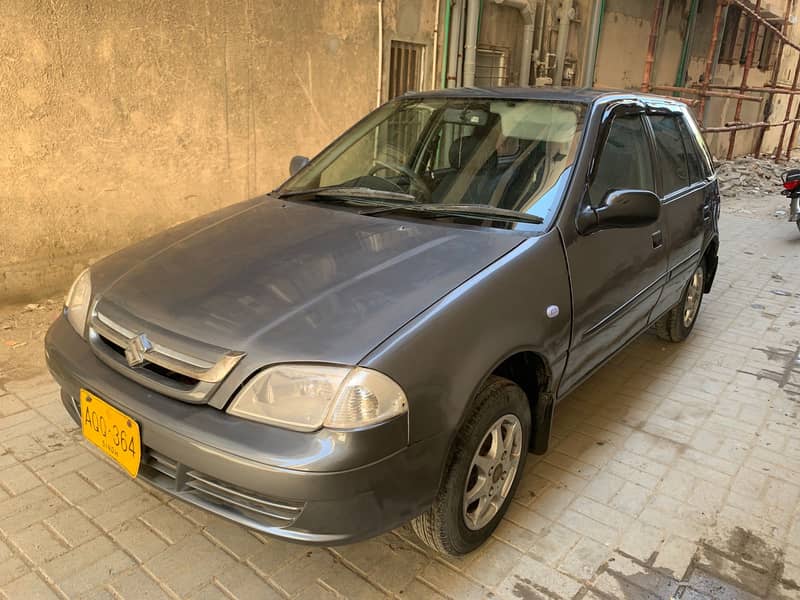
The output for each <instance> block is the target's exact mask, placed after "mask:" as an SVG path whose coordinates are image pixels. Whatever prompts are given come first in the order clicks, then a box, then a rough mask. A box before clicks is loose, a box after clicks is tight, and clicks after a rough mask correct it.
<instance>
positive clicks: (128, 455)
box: [81, 390, 142, 477]
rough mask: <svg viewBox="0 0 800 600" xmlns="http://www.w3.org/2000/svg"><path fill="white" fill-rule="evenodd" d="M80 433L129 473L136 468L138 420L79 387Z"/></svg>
mask: <svg viewBox="0 0 800 600" xmlns="http://www.w3.org/2000/svg"><path fill="white" fill-rule="evenodd" d="M81 429H82V430H83V436H84V437H85V438H86V439H87V440H89V441H90V442H92V443H93V444H94V445H95V446H97V447H98V448H100V450H102V451H103V452H105V453H106V454H108V455H109V456H110V457H111V458H113V459H114V460H115V461H117V462H118V463H119V464H120V465H121V466H122V468H123V469H125V470H126V471H127V472H128V473H129V474H130V476H131V477H136V474H137V473H138V472H139V462H140V454H141V449H142V444H141V441H140V440H141V436H140V435H139V424H138V423H137V422H136V421H135V420H133V419H132V418H131V417H129V416H128V415H126V414H125V413H122V412H120V411H118V410H117V409H116V408H114V407H113V406H111V405H110V404H108V403H106V402H104V401H103V400H101V399H100V398H98V397H97V396H95V395H94V394H92V393H91V392H88V391H86V390H81Z"/></svg>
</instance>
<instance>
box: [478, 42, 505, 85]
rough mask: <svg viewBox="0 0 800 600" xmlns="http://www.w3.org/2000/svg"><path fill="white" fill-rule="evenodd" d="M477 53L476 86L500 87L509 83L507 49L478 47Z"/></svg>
mask: <svg viewBox="0 0 800 600" xmlns="http://www.w3.org/2000/svg"><path fill="white" fill-rule="evenodd" d="M476 55H477V56H476V65H475V85H476V86H478V87H500V86H504V85H508V67H507V58H508V54H507V52H506V51H504V50H495V49H488V48H478V49H477V52H476Z"/></svg>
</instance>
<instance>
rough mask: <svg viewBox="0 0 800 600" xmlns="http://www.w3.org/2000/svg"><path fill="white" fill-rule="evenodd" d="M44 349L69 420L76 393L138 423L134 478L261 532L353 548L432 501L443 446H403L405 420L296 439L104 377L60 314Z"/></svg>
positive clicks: (435, 441) (107, 373) (440, 441)
mask: <svg viewBox="0 0 800 600" xmlns="http://www.w3.org/2000/svg"><path fill="white" fill-rule="evenodd" d="M45 352H46V356H47V363H48V367H49V368H50V371H51V372H52V374H53V376H54V377H55V379H56V380H57V381H58V383H59V384H60V385H61V388H62V400H63V403H64V406H65V408H66V409H67V410H68V412H69V413H70V414H71V415H72V417H73V418H74V419H75V420H76V422H80V415H79V412H80V411H79V408H78V406H77V402H78V401H77V398H78V397H79V393H80V389H81V388H85V389H88V390H90V391H92V392H93V393H95V394H97V395H98V396H100V397H101V398H103V399H104V400H105V401H106V402H108V403H110V404H112V405H114V406H116V407H117V408H118V409H119V410H121V411H123V412H125V413H126V414H128V415H130V416H131V417H133V418H135V419H136V420H137V422H138V423H139V427H140V431H141V435H142V444H143V446H144V448H143V457H142V460H143V463H142V466H141V468H140V475H139V477H140V478H141V479H144V480H146V481H148V482H149V483H151V484H153V485H155V486H156V487H158V488H160V489H162V490H164V491H166V492H168V493H170V494H173V495H175V496H177V497H179V498H181V499H183V500H185V501H186V502H189V503H191V504H194V505H197V506H200V507H202V508H205V509H206V510H209V511H211V512H213V513H216V514H218V515H220V516H222V517H225V518H228V519H231V520H233V521H237V522H239V523H242V524H244V525H246V526H248V527H251V528H253V529H256V530H258V531H261V532H264V533H267V534H270V535H274V536H277V537H280V538H284V539H288V540H293V541H299V542H305V543H319V544H341V543H350V542H353V541H357V540H359V539H364V538H367V537H371V536H373V535H377V534H379V533H382V532H384V531H387V530H389V529H392V528H394V527H396V526H398V525H400V524H402V523H404V522H406V521H407V520H409V519H411V518H413V517H414V516H416V515H418V514H419V513H421V512H423V511H424V510H426V509H427V507H428V506H430V504H431V503H432V501H433V498H434V496H435V494H436V490H437V488H438V484H439V475H440V472H439V465H441V462H442V461H441V460H440V459H441V458H442V456H443V453H444V452H445V451H446V450H445V449H446V439H447V438H446V436H445V435H440V436H436V437H433V438H429V439H427V440H425V441H422V442H418V443H415V444H411V445H408V444H407V440H408V429H407V428H408V424H407V420H406V419H405V418H401V419H396V420H394V421H392V422H389V423H386V424H383V425H380V426H378V427H374V428H372V429H366V430H362V431H356V432H334V431H326V430H322V431H319V432H314V433H301V432H294V431H288V430H284V429H280V428H275V427H270V426H268V425H263V424H259V423H253V422H250V421H245V420H243V419H239V418H237V417H232V416H230V415H228V414H227V413H225V412H223V411H220V410H217V409H215V408H212V407H209V406H198V405H192V404H186V403H183V402H180V401H176V400H174V399H171V398H168V397H166V396H161V395H159V394H157V393H155V392H152V391H150V390H148V389H146V388H144V387H142V386H140V385H139V384H137V383H135V382H133V381H132V380H130V379H128V378H126V377H124V376H122V375H120V374H119V373H117V372H116V371H114V370H112V369H110V368H109V367H108V366H106V365H105V364H104V363H102V362H101V361H100V360H98V359H97V358H96V357H95V356H94V354H93V353H92V351H91V349H90V348H89V345H88V344H87V343H86V342H85V340H83V339H82V338H81V337H80V336H78V335H77V334H76V333H75V331H74V330H73V329H72V327H71V326H70V325H69V323H67V321H66V319H65V318H64V317H61V318H59V319H58V320H57V321H56V322H55V323H54V324H53V325H52V326H51V328H50V330H49V331H48V333H47V337H46V339H45Z"/></svg>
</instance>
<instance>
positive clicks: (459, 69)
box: [456, 0, 467, 87]
mask: <svg viewBox="0 0 800 600" xmlns="http://www.w3.org/2000/svg"><path fill="white" fill-rule="evenodd" d="M460 10H461V18H460V20H459V24H458V25H459V27H458V45H457V46H456V52H457V59H456V60H457V62H456V87H461V86H462V85H464V29H465V25H466V22H467V0H462V2H461V8H460Z"/></svg>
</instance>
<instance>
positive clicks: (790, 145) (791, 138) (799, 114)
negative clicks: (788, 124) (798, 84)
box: [786, 104, 800, 160]
mask: <svg viewBox="0 0 800 600" xmlns="http://www.w3.org/2000/svg"><path fill="white" fill-rule="evenodd" d="M794 116H795V119H794V124H793V125H792V133H791V134H790V135H789V143H788V144H787V145H786V160H791V159H792V148H794V143H795V140H797V124H798V123H799V122H800V104H798V105H797V111H796V112H795V114H794Z"/></svg>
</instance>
